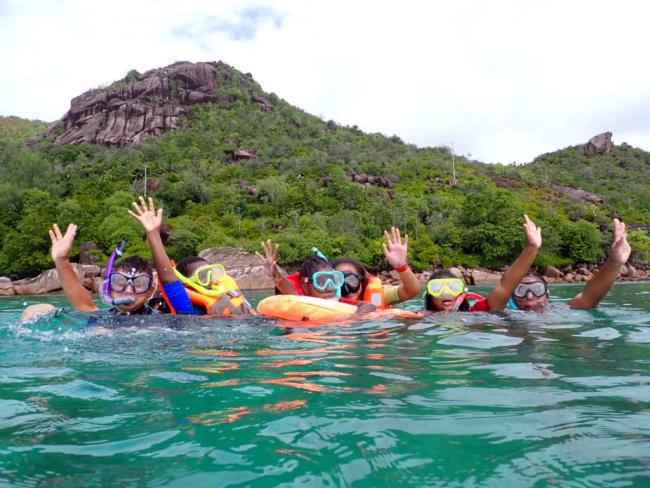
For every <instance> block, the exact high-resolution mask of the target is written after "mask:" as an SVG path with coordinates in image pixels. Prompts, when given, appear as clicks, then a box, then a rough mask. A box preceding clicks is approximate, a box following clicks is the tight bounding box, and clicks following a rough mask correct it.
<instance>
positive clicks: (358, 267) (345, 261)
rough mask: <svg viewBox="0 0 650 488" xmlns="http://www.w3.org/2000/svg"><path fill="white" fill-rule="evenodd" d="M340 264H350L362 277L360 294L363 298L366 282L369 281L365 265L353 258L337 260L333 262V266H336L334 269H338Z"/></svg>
mask: <svg viewBox="0 0 650 488" xmlns="http://www.w3.org/2000/svg"><path fill="white" fill-rule="evenodd" d="M339 264H349V265H350V266H352V267H353V268H354V272H355V273H356V274H358V275H359V276H360V277H361V289H360V290H359V293H360V294H361V296H362V295H363V293H364V292H365V291H366V280H367V279H368V272H367V271H366V268H364V267H363V264H361V263H360V262H359V261H357V260H356V259H352V258H337V259H335V260H334V261H332V266H334V269H336V267H337V266H338V265H339Z"/></svg>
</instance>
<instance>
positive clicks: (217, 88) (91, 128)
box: [30, 61, 273, 147]
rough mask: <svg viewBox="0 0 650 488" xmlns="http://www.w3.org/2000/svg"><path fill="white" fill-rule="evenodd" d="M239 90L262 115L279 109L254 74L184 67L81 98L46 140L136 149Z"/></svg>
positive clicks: (133, 74)
mask: <svg viewBox="0 0 650 488" xmlns="http://www.w3.org/2000/svg"><path fill="white" fill-rule="evenodd" d="M233 85H237V86H239V87H241V88H243V89H245V90H246V91H249V92H250V96H251V99H252V101H253V102H254V103H256V104H257V105H258V106H259V107H260V108H261V109H262V110H266V111H269V110H272V109H273V105H272V103H271V102H270V101H269V100H268V99H266V98H265V97H263V96H261V95H259V94H256V93H255V89H256V88H257V84H256V83H255V82H254V81H253V79H252V77H251V75H250V74H248V75H244V76H241V74H240V73H239V72H237V71H236V70H234V69H233V68H231V67H230V66H227V65H226V64H224V63H222V62H211V63H189V62H184V61H181V62H177V63H174V64H172V65H170V66H166V67H164V68H158V69H153V70H150V71H147V72H145V73H143V74H140V73H138V72H137V71H135V70H132V71H130V72H129V73H128V74H127V75H126V77H125V78H124V79H122V80H119V81H117V82H115V83H113V84H112V85H110V86H108V87H106V88H98V89H95V90H90V91H88V92H86V93H84V94H82V95H79V96H78V97H76V98H74V99H73V100H72V102H71V103H70V110H68V112H67V113H66V114H65V115H64V116H63V118H62V119H61V120H58V121H56V122H54V123H53V124H51V125H50V126H48V127H47V129H45V130H44V131H43V132H42V133H41V134H40V138H47V137H54V143H55V144H59V145H60V144H80V143H88V144H101V145H104V146H118V147H126V146H132V145H134V144H138V143H140V142H142V141H143V140H144V139H146V138H149V137H160V136H161V135H162V134H164V133H165V132H168V131H171V130H175V129H178V128H182V127H186V126H187V116H188V114H189V112H190V110H191V108H192V107H193V106H195V105H198V104H205V103H212V104H215V105H216V106H219V107H227V106H228V105H229V104H230V103H232V101H233V97H232V96H231V95H229V94H228V93H227V90H226V89H227V88H229V87H231V86H233ZM37 140H38V139H36V140H32V141H31V142H30V144H31V145H33V144H34V143H35V142H37Z"/></svg>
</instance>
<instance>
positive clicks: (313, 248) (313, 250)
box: [310, 246, 334, 267]
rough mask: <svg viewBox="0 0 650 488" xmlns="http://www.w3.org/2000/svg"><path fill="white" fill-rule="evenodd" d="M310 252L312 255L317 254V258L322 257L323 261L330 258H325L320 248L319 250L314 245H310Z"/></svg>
mask: <svg viewBox="0 0 650 488" xmlns="http://www.w3.org/2000/svg"><path fill="white" fill-rule="evenodd" d="M310 252H311V253H312V254H313V255H314V256H318V257H319V258H321V259H324V260H325V261H327V262H328V263H330V260H329V259H327V258H326V257H325V254H323V253H322V252H320V250H319V249H318V248H317V247H316V246H312V247H311V249H310ZM330 264H332V263H330ZM332 267H334V266H332Z"/></svg>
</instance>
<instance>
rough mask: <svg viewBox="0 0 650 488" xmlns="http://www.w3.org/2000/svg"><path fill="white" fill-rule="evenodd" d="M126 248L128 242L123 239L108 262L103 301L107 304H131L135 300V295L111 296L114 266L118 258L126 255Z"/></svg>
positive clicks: (105, 272)
mask: <svg viewBox="0 0 650 488" xmlns="http://www.w3.org/2000/svg"><path fill="white" fill-rule="evenodd" d="M125 250H126V242H125V241H122V242H120V243H119V244H118V245H117V247H116V248H115V249H113V252H112V253H111V257H110V258H108V263H107V264H106V270H105V271H104V284H103V287H102V302H104V304H106V305H114V306H117V305H131V304H132V303H134V302H135V298H133V297H119V298H113V297H111V292H112V291H113V289H112V288H111V275H112V274H113V267H114V266H115V260H116V259H117V258H121V257H122V256H124V251H125Z"/></svg>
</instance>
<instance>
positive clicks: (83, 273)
mask: <svg viewBox="0 0 650 488" xmlns="http://www.w3.org/2000/svg"><path fill="white" fill-rule="evenodd" d="M72 267H73V268H74V271H75V273H76V274H77V277H78V278H79V280H80V281H81V283H83V285H84V286H85V287H86V288H88V289H91V290H92V289H93V285H94V278H95V277H97V276H99V273H100V271H101V269H100V267H99V266H97V265H82V264H77V263H73V264H72ZM12 285H13V289H14V291H15V293H16V295H44V294H45V293H50V292H53V291H57V290H60V289H61V280H59V275H58V273H57V272H56V269H48V270H47V271H43V272H42V273H41V274H39V275H38V276H35V277H34V278H25V279H24V280H18V281H14V282H13V283H12Z"/></svg>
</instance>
